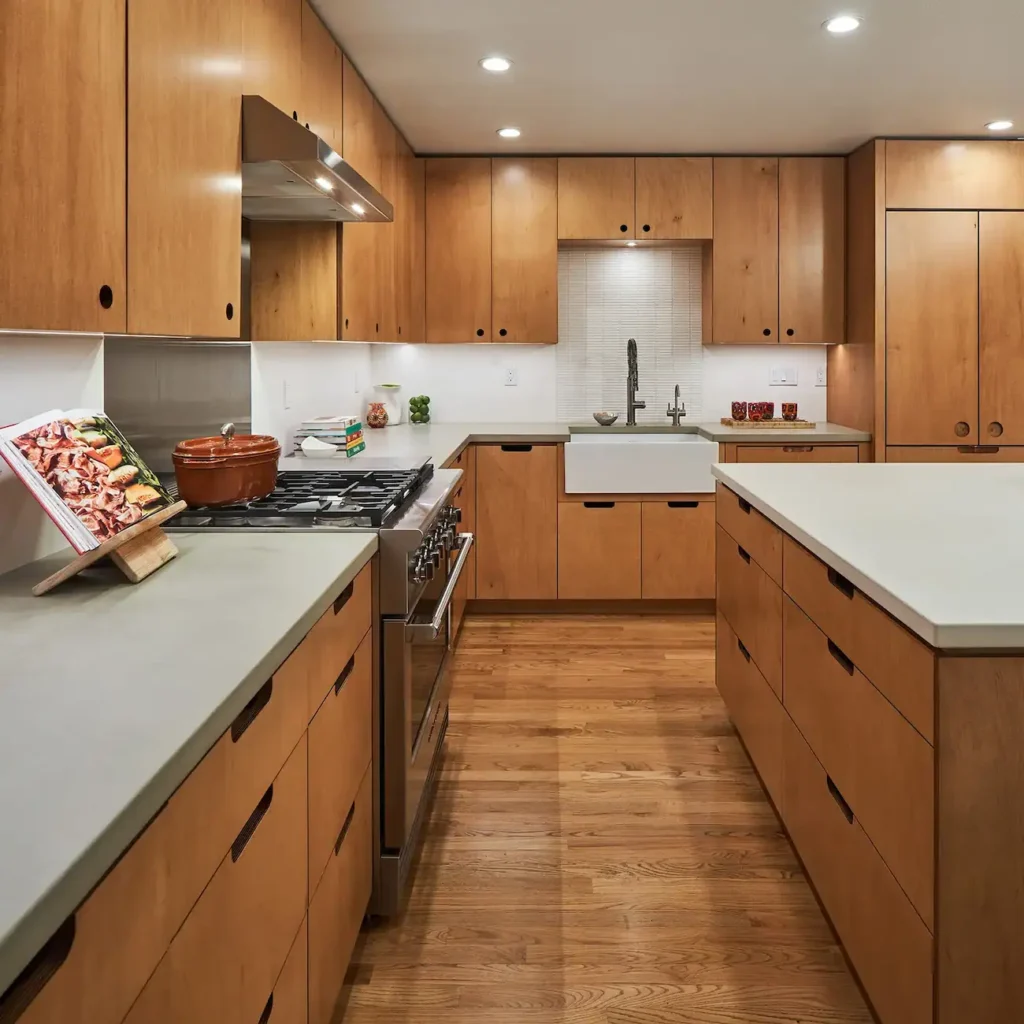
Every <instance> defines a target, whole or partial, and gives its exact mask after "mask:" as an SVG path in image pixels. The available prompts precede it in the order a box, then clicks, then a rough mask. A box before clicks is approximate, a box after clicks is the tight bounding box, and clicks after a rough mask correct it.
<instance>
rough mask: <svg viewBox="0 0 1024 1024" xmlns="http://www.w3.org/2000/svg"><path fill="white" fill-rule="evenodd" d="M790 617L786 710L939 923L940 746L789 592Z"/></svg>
mask: <svg viewBox="0 0 1024 1024" xmlns="http://www.w3.org/2000/svg"><path fill="white" fill-rule="evenodd" d="M783 615H784V621H785V626H784V642H783V647H784V649H785V652H786V653H785V677H786V700H785V704H786V710H787V711H788V712H789V714H790V715H791V716H792V718H793V721H794V722H795V723H796V724H797V726H798V727H799V729H800V731H801V732H802V733H803V735H804V738H805V739H806V740H807V742H808V744H809V745H810V747H811V749H812V750H813V751H814V753H815V755H816V756H817V758H818V760H819V761H820V762H821V763H822V765H824V767H825V770H826V771H827V772H828V773H829V775H831V776H832V778H833V780H834V781H835V783H836V785H837V786H838V787H839V788H840V789H841V790H842V792H843V795H844V796H845V797H846V799H847V801H848V802H849V804H850V806H851V807H852V808H853V810H854V812H855V813H856V815H857V820H858V821H859V822H860V824H861V826H862V827H863V828H864V831H865V832H866V833H867V834H868V836H869V837H870V838H871V841H872V842H873V843H874V844H875V847H876V848H877V849H878V852H879V853H880V854H881V855H882V858H883V859H884V860H885V862H886V864H888V866H889V868H890V870H891V871H892V873H893V874H894V875H895V876H896V879H897V881H898V882H899V883H900V885H901V886H902V887H903V890H904V892H906V894H907V895H908V896H909V897H910V900H911V902H912V903H913V904H914V906H915V907H916V908H917V912H918V913H919V914H920V915H921V917H922V918H923V919H924V922H925V924H927V925H928V927H929V928H933V923H932V905H933V898H934V897H933V889H934V860H935V781H934V779H935V757H934V751H933V750H932V748H931V747H930V746H929V745H928V744H927V743H926V742H925V741H924V739H922V737H921V736H920V735H919V734H918V733H917V732H916V731H915V730H914V728H913V727H912V726H911V725H910V723H909V722H908V721H907V720H906V719H905V718H904V717H903V716H902V715H901V714H900V713H899V712H898V711H897V710H896V709H895V708H894V707H893V706H892V705H891V704H890V703H889V702H888V701H887V700H886V699H885V697H883V696H882V694H881V693H880V692H879V691H878V690H877V689H875V687H874V686H872V685H871V683H870V682H869V681H868V679H867V678H866V677H865V676H864V675H863V674H862V673H861V672H859V671H858V670H857V668H856V667H855V666H854V664H853V662H852V661H850V660H849V658H848V657H847V656H846V654H845V653H844V652H843V651H842V650H840V648H838V647H837V646H836V645H835V644H834V643H833V642H832V641H831V640H829V638H828V637H827V636H825V634H824V633H822V631H821V630H820V629H818V627H817V626H815V624H814V623H813V622H811V620H810V619H809V618H807V616H806V615H804V613H803V612H802V611H801V610H800V609H799V608H798V607H797V606H796V605H795V604H793V602H792V601H791V600H790V599H789V598H788V597H787V598H786V600H785V609H784V612H783Z"/></svg>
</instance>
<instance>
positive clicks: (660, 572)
mask: <svg viewBox="0 0 1024 1024" xmlns="http://www.w3.org/2000/svg"><path fill="white" fill-rule="evenodd" d="M642 516H643V519H642V522H643V530H642V535H643V555H642V594H641V596H642V597H644V598H647V599H661V600H710V599H713V598H714V596H715V503H714V502H713V501H645V502H644V503H643V512H642Z"/></svg>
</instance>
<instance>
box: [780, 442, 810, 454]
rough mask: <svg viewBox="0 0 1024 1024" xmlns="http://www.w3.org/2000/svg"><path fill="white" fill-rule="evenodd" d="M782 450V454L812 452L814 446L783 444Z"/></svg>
mask: <svg viewBox="0 0 1024 1024" xmlns="http://www.w3.org/2000/svg"><path fill="white" fill-rule="evenodd" d="M782 450H783V451H784V452H813V451H814V446H813V445H809V444H784V445H783V446H782Z"/></svg>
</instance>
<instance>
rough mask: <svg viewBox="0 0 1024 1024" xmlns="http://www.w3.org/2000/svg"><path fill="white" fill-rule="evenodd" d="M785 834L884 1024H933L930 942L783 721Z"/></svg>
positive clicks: (797, 733) (813, 759)
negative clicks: (788, 837)
mask: <svg viewBox="0 0 1024 1024" xmlns="http://www.w3.org/2000/svg"><path fill="white" fill-rule="evenodd" d="M784 726H785V737H784V755H785V766H784V779H785V783H784V785H785V793H784V796H783V806H784V808H785V821H786V828H787V830H788V831H789V834H790V837H791V838H792V840H793V845H794V846H795V847H796V850H797V853H799V854H800V859H801V860H802V861H803V863H804V867H805V868H806V869H807V873H808V875H810V878H811V881H812V882H813V883H814V887H815V889H817V891H818V895H819V897H820V898H821V902H822V904H823V905H824V907H825V910H826V911H828V915H829V917H830V918H831V919H832V923H833V925H834V926H835V929H836V932H837V933H838V934H839V938H840V941H841V942H842V943H843V946H844V947H845V948H846V952H847V955H848V956H849V958H850V962H851V963H852V964H853V966H854V968H855V969H856V971H857V974H858V975H859V976H860V980H861V982H862V983H863V985H864V989H865V991H866V992H867V994H868V997H869V998H870V1000H871V1002H872V1004H873V1005H874V1008H875V1010H876V1011H877V1013H878V1016H879V1018H880V1020H881V1022H882V1024H932V937H931V935H930V934H929V932H928V929H927V928H926V927H925V926H924V922H923V921H922V920H921V918H920V917H919V916H918V915H917V912H916V911H915V910H914V908H913V906H912V905H911V903H910V901H909V900H908V899H907V897H906V896H905V895H904V893H903V891H902V889H900V887H899V883H898V882H897V881H896V879H895V878H894V877H893V875H892V872H890V871H889V869H888V868H887V867H886V866H885V863H884V862H883V860H882V858H881V857H880V856H879V855H878V852H877V851H876V850H875V848H874V847H873V846H872V845H871V840H869V839H868V837H867V835H866V834H865V833H864V830H863V829H862V828H861V827H860V824H859V822H858V821H857V819H856V818H854V817H853V816H852V814H851V813H850V811H849V808H848V807H844V805H843V803H842V795H841V793H840V792H839V790H838V789H836V787H835V785H834V783H833V784H831V785H830V781H831V780H830V779H829V778H828V776H827V775H826V773H825V770H824V769H823V768H822V767H821V765H820V764H819V763H818V760H817V758H816V757H815V756H814V754H813V752H812V751H811V748H810V747H808V746H807V743H806V742H805V741H804V738H803V737H802V736H801V735H800V731H799V729H797V727H796V726H795V725H794V724H793V722H792V721H791V720H789V719H788V718H787V719H786V720H785V723H784Z"/></svg>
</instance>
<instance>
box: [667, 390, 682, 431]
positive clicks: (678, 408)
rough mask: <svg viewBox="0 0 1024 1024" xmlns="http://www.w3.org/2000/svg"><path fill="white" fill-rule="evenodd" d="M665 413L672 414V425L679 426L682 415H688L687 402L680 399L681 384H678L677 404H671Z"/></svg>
mask: <svg viewBox="0 0 1024 1024" xmlns="http://www.w3.org/2000/svg"><path fill="white" fill-rule="evenodd" d="M665 415H666V416H670V417H671V418H672V426H673V427H678V426H679V419H680V417H682V416H685V415H686V403H685V402H680V401H679V385H678V384H677V385H676V404H675V405H674V406H672V405H670V406H669V407H668V409H667V410H666V412H665Z"/></svg>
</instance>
